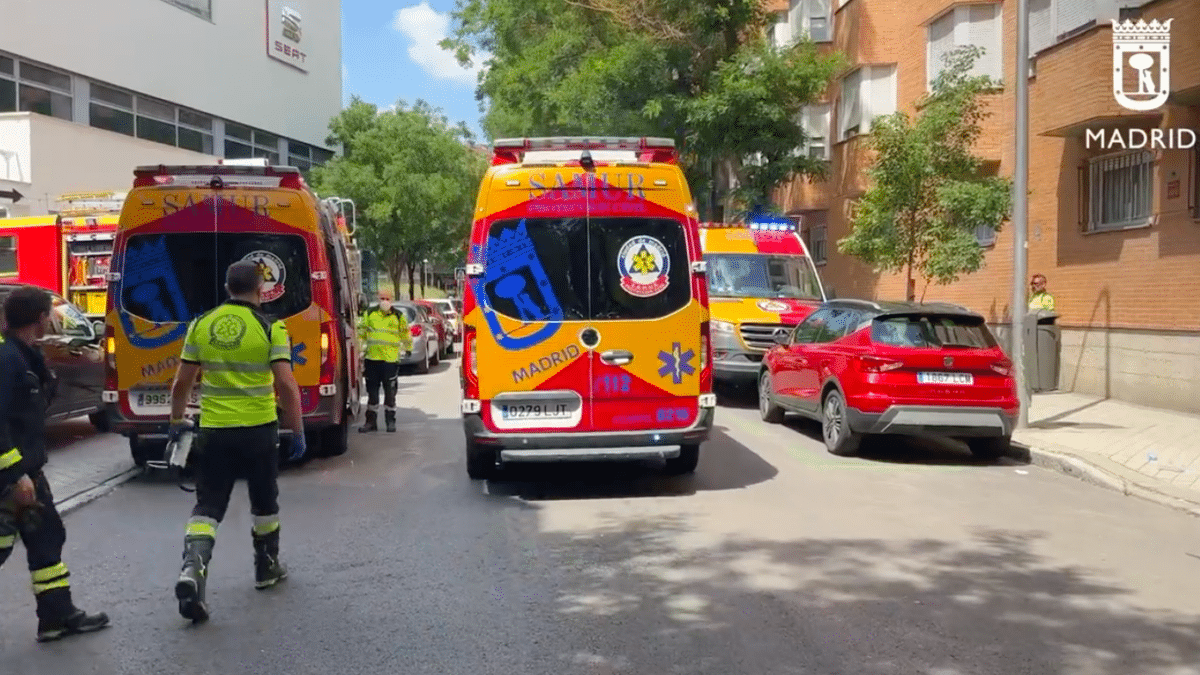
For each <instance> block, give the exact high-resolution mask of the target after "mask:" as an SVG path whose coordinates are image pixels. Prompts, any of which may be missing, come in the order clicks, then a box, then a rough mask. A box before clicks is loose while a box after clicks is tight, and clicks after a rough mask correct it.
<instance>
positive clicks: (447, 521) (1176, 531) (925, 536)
mask: <svg viewBox="0 0 1200 675" xmlns="http://www.w3.org/2000/svg"><path fill="white" fill-rule="evenodd" d="M401 386H402V390H401V400H400V406H401V412H400V416H401V427H400V433H398V434H396V435H394V436H392V435H386V434H379V435H373V436H370V437H360V436H355V438H354V440H353V443H354V444H353V447H352V450H351V452H350V453H349V454H347V455H346V456H345V457H342V458H337V459H333V460H323V461H316V462H312V463H310V464H308V465H306V466H304V467H302V468H300V469H295V470H290V471H288V472H287V473H286V474H285V477H284V478H283V480H282V498H281V502H282V505H283V519H284V525H283V542H284V544H283V545H284V555H285V560H286V561H287V562H288V563H289V565H290V567H291V579H290V580H289V581H288V582H287V583H286V584H285V585H283V586H282V587H279V588H277V589H274V590H272V591H269V592H256V591H255V590H254V588H253V584H252V568H251V550H250V534H249V530H250V525H251V521H250V517H249V515H248V512H247V504H246V498H245V495H244V491H242V490H241V488H240V487H239V493H238V495H237V496H236V497H235V500H234V503H233V505H232V508H231V510H230V514H229V516H228V517H227V519H226V521H225V523H224V525H223V526H222V527H221V529H220V532H219V538H218V545H217V551H216V556H215V559H214V562H213V566H212V568H211V578H210V595H209V600H210V604H211V606H212V609H213V612H214V618H213V620H212V621H211V622H210V623H209V624H207V625H203V626H199V627H192V626H190V625H189V624H188V623H187V622H185V621H184V620H183V619H181V618H180V617H179V616H178V614H177V613H176V607H175V602H174V598H173V595H172V585H173V582H174V579H175V576H176V574H177V570H178V563H179V549H180V544H181V539H182V531H183V524H184V521H185V519H186V517H187V514H188V511H189V508H190V506H191V503H190V498H191V496H190V495H189V494H187V493H184V492H182V491H180V490H178V489H177V488H176V487H174V486H173V485H172V484H169V483H165V482H161V481H155V480H152V479H144V478H143V479H138V480H135V481H133V482H131V483H128V484H127V485H125V486H123V487H121V488H119V489H118V490H116V491H115V492H114V493H112V494H111V495H109V496H107V497H104V498H102V499H100V500H97V501H96V502H93V503H91V504H89V505H88V506H86V507H84V508H83V509H81V510H79V511H78V512H76V513H73V514H71V515H70V516H68V529H69V531H70V537H69V541H68V545H67V549H68V551H67V562H68V564H69V565H70V566H71V569H72V570H73V575H72V579H73V581H74V583H75V584H76V597H77V601H78V602H79V604H81V605H82V606H85V607H88V608H93V609H96V608H98V609H104V610H105V611H108V612H109V614H110V615H111V616H112V617H113V621H114V625H113V627H112V628H110V629H109V630H107V631H105V632H102V633H99V634H96V635H89V636H83V637H77V638H72V639H71V640H68V641H64V642H61V643H56V644H52V645H38V644H36V643H35V642H34V641H33V631H34V618H33V606H32V600H31V598H30V597H29V590H28V585H27V577H26V575H25V573H24V571H23V569H22V568H23V565H22V564H20V563H23V560H14V561H12V562H10V563H9V564H7V565H5V569H4V571H3V572H2V573H0V660H2V661H3V662H4V664H5V669H4V672H8V673H19V674H21V675H68V674H76V673H79V674H83V673H103V674H115V673H139V674H141V673H146V674H151V673H153V674H155V675H159V674H168V673H187V674H188V675H199V674H202V673H223V674H224V673H247V674H250V673H264V674H265V673H288V674H289V675H307V674H310V673H311V674H317V673H320V674H321V675H326V674H328V673H336V674H338V675H350V674H357V673H363V674H366V673H370V674H373V675H375V674H384V673H404V674H411V673H438V674H451V673H470V674H472V675H477V674H490V673H505V674H509V673H520V674H522V675H526V674H529V675H534V674H542V673H545V674H548V675H549V674H553V675H568V674H576V673H579V674H585V673H586V674H596V675H598V674H605V675H607V674H610V673H636V674H652V673H653V674H658V673H712V674H719V675H733V674H742V673H746V674H751V673H753V674H776V673H778V674H783V673H789V674H790V673H805V674H809V673H811V674H813V675H836V674H842V673H844V674H846V675H864V674H875V673H881V674H882V673H887V674H896V675H916V674H922V675H958V674H962V675H967V674H969V675H989V674H993V673H996V674H999V673H1003V674H1029V675H1049V674H1063V675H1068V674H1069V675H1109V674H1111V675H1118V674H1119V675H1129V674H1133V673H1136V674H1146V675H1159V674H1162V675H1168V674H1169V675H1183V674H1185V673H1200V538H1198V537H1197V535H1198V522H1197V521H1196V520H1195V519H1192V518H1189V517H1187V516H1185V515H1183V514H1180V513H1177V512H1175V511H1172V510H1168V509H1165V508H1162V507H1158V506H1155V505H1152V504H1148V503H1143V502H1141V501H1138V500H1133V499H1129V498H1125V497H1122V496H1121V495H1119V494H1115V493H1111V492H1108V491H1105V490H1102V489H1099V488H1096V487H1092V486H1089V485H1086V484H1084V483H1081V482H1078V481H1075V480H1072V479H1070V478H1066V477H1062V476H1059V475H1057V474H1053V473H1049V472H1045V471H1042V470H1039V469H1037V468H1033V467H1025V466H1021V465H1018V464H1014V463H1011V462H1005V463H1001V464H980V463H977V462H974V461H973V460H971V459H970V457H969V456H968V455H967V454H966V453H965V452H964V451H961V450H958V449H954V448H948V447H930V446H922V445H916V444H911V443H883V444H881V447H879V448H877V449H876V450H874V451H873V452H872V454H870V455H869V456H867V457H866V458H858V459H842V458H836V457H832V456H830V455H828V454H827V453H825V451H824V449H823V447H822V446H821V445H820V444H819V443H818V441H817V440H816V433H817V432H816V429H815V428H813V427H812V426H811V425H808V424H805V423H802V422H794V423H793V422H789V423H787V424H784V425H777V426H767V425H764V424H763V423H761V422H760V421H759V420H758V414H757V411H756V410H754V409H753V407H751V404H749V403H747V404H743V405H742V406H738V405H733V406H728V405H727V406H723V407H722V408H721V410H719V412H718V424H719V426H720V429H719V431H718V432H717V433H716V434H715V436H714V438H713V440H712V441H710V442H709V443H708V444H706V446H705V447H704V453H703V457H702V460H701V464H700V470H699V472H698V473H697V475H696V476H694V477H691V478H681V479H667V478H662V477H659V476H657V475H656V474H655V471H654V467H652V466H648V467H646V466H642V467H639V466H633V467H629V466H626V467H613V466H608V467H604V466H601V467H595V466H586V467H585V466H575V467H569V468H543V469H538V470H523V471H515V472H513V473H511V474H510V475H509V476H508V480H505V481H503V482H492V483H488V484H484V483H473V482H471V481H469V480H468V479H467V477H466V475H465V470H464V468H463V463H462V432H461V429H460V425H459V421H458V393H457V362H453V363H449V364H443V365H442V366H440V367H439V368H437V369H436V370H435V372H434V373H432V374H430V375H427V376H420V375H410V376H404V377H402V379H401ZM113 442H114V443H116V442H120V440H119V439H113ZM17 556H18V557H20V551H19V550H18V552H17Z"/></svg>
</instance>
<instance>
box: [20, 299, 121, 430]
mask: <svg viewBox="0 0 1200 675" xmlns="http://www.w3.org/2000/svg"><path fill="white" fill-rule="evenodd" d="M20 287H21V284H13V283H0V303H3V302H4V300H5V299H6V298H7V297H8V294H9V293H12V292H13V291H14V290H15V289H17V288H20ZM46 292H47V293H50V297H51V298H52V305H51V307H52V311H51V312H50V329H49V330H48V331H47V332H46V337H44V338H42V341H41V346H42V353H44V354H45V355H46V365H47V366H49V367H50V370H51V371H53V372H54V374H55V375H56V376H57V382H56V384H55V386H54V389H53V391H52V392H51V393H52V398H51V400H50V408H49V410H48V411H47V415H46V420H47V421H49V422H58V421H61V420H65V419H69V418H72V417H79V416H81V415H87V416H88V419H89V420H91V422H92V424H93V425H95V426H96V428H97V429H99V430H101V431H106V430H107V429H108V424H107V422H108V420H107V418H106V417H105V416H104V411H103V403H102V402H101V400H100V396H101V393H102V392H103V391H104V348H103V345H101V340H102V339H103V336H104V329H103V324H100V323H99V322H96V323H92V322H90V321H89V320H88V318H87V316H86V315H84V313H83V311H82V310H80V309H79V308H78V307H76V306H75V305H73V304H71V302H69V301H68V300H67V299H65V298H63V297H62V296H61V295H58V294H57V293H54V292H52V291H46ZM4 328H6V326H5V325H4V313H3V312H0V330H3V329H4Z"/></svg>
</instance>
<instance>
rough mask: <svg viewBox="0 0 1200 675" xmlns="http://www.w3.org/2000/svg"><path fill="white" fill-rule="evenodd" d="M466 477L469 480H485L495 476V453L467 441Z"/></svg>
mask: <svg viewBox="0 0 1200 675" xmlns="http://www.w3.org/2000/svg"><path fill="white" fill-rule="evenodd" d="M467 475H468V476H470V478H471V480H487V479H489V478H491V477H493V476H495V475H496V451H495V450H493V449H491V448H487V447H484V446H481V445H479V444H478V443H476V442H474V441H472V440H470V439H468V440H467Z"/></svg>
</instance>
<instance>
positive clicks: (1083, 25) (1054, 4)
mask: <svg viewBox="0 0 1200 675" xmlns="http://www.w3.org/2000/svg"><path fill="white" fill-rule="evenodd" d="M1143 4H1145V1H1144V0H1119V3H1118V5H1119V7H1118V10H1124V9H1126V8H1128V7H1133V6H1139V5H1143ZM1099 5H1100V3H1098V2H1097V1H1096V0H1029V58H1031V59H1032V58H1033V57H1034V56H1036V55H1037V54H1038V53H1039V52H1041V51H1043V50H1046V49H1049V48H1050V47H1053V46H1054V45H1056V44H1058V43H1059V42H1061V41H1063V40H1066V39H1068V38H1070V37H1073V36H1075V35H1077V34H1079V33H1080V32H1081V31H1084V30H1087V29H1088V28H1090V27H1092V26H1094V25H1095V24H1096V20H1097V19H1098V18H1099V17H1100V16H1101V11H1100V6H1099ZM1109 16H1110V17H1111V15H1109ZM1111 18H1117V17H1111ZM1121 18H1124V17H1123V16H1122V17H1121ZM1105 23H1106V24H1107V23H1108V21H1107V19H1106V20H1105Z"/></svg>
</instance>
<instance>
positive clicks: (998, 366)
mask: <svg viewBox="0 0 1200 675" xmlns="http://www.w3.org/2000/svg"><path fill="white" fill-rule="evenodd" d="M992 370H994V371H996V372H997V373H1000V374H1001V375H1003V376H1004V377H1012V374H1013V362H1012V361H1010V360H1009V359H1007V358H1004V359H1000V360H999V361H997V362H995V363H993V364H992Z"/></svg>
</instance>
